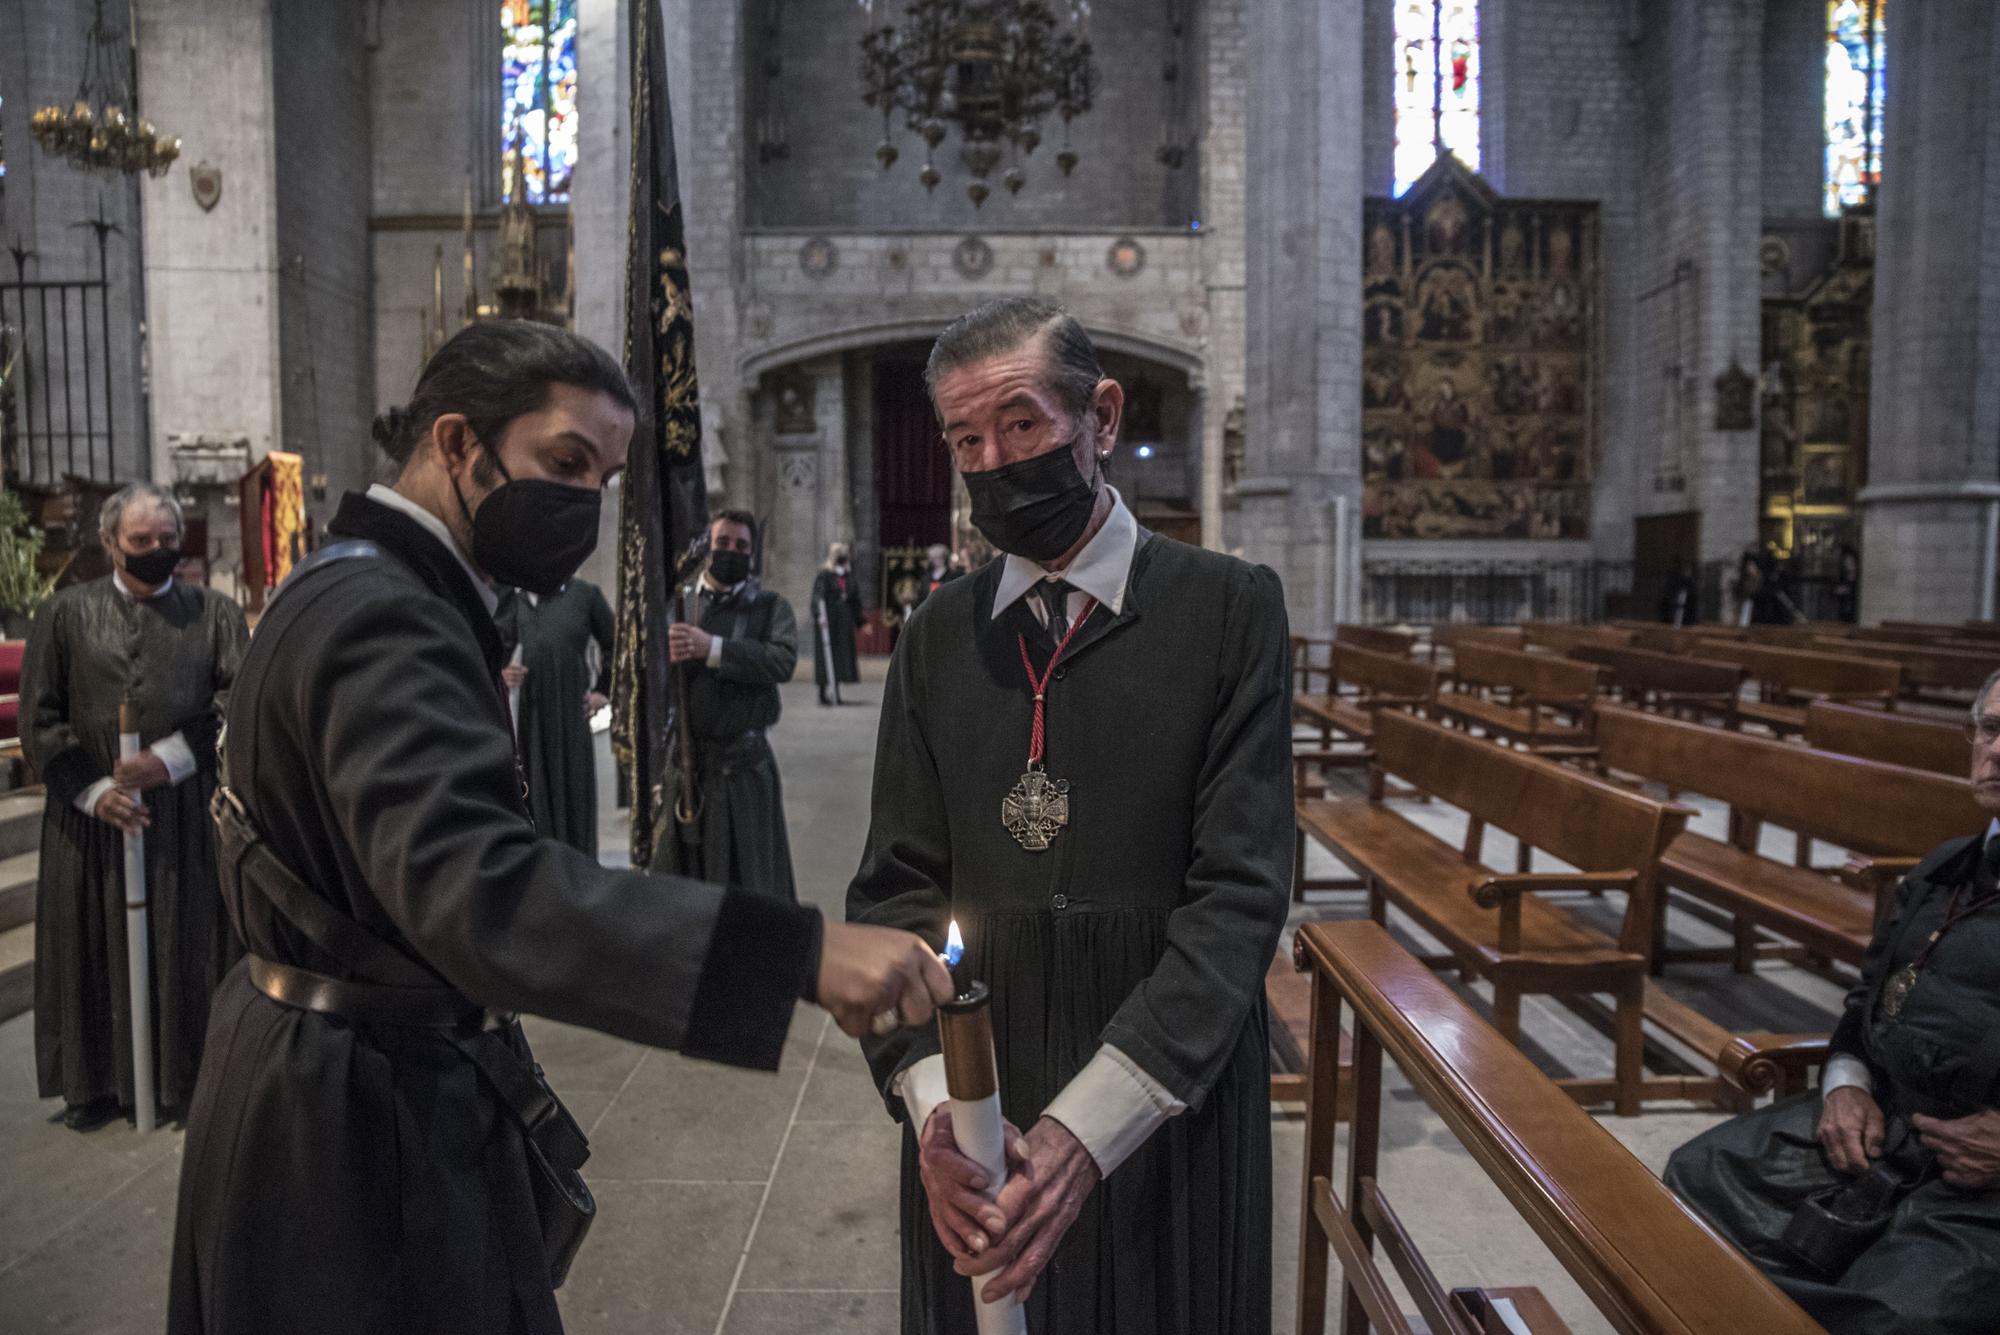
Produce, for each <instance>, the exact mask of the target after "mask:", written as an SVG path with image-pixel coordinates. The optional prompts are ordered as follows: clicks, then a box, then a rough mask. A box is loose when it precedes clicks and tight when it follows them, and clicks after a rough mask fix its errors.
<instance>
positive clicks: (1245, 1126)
mask: <svg viewBox="0 0 2000 1335" xmlns="http://www.w3.org/2000/svg"><path fill="white" fill-rule="evenodd" d="M925 378H926V380H927V382H928V383H929V385H930V388H931V395H932V399H933V402H934V404H935V406H936V408H937V412H938V418H939V420H940V421H941V422H942V423H943V424H944V444H943V446H942V447H941V448H945V449H948V450H949V451H950V453H951V457H952V462H953V464H954V465H955V466H956V467H957V468H958V470H959V472H960V474H961V475H962V476H963V478H964V481H965V484H966V487H967V489H968V491H969V493H970V495H971V498H972V521H973V523H974V524H975V525H977V526H978V527H979V529H980V531H981V532H983V533H984V534H985V535H986V537H987V538H988V539H989V540H990V541H991V542H992V543H993V545H994V546H995V547H997V548H999V549H1000V551H1001V552H1002V553H1004V554H1005V555H1004V556H1003V557H1002V559H999V560H996V561H993V562H991V563H989V564H988V565H987V566H986V567H985V568H984V569H982V570H980V571H978V572H977V573H975V574H973V575H971V576H969V577H968V578H965V579H960V580H954V581H952V582H950V583H946V584H943V585H941V586H940V587H939V588H938V589H937V591H936V592H934V593H932V594H931V596H930V598H929V600H928V601H926V602H925V604H924V608H923V611H922V612H921V613H920V614H919V615H918V616H916V617H915V618H913V619H912V620H911V622H910V624H909V626H908V628H907V629H906V630H905V632H904V635H903V638H902V641H901V643H900V644H898V646H897V648H896V653H895V656H894V658H893V659H892V660H891V666H890V669H889V678H888V683H887V685H886V687H885V693H884V697H883V704H882V722H881V733H880V737H879V740H878V743H877V746H876V754H875V786H874V794H873V807H872V811H873V821H872V824H871V827H870V829H869V833H868V842H867V845H866V848H865V850H864V851H863V854H862V862H861V867H860V870H859V871H858V872H857V873H856V875H855V878H854V882H853V884H852V885H851V886H850V888H849V890H848V897H847V909H848V916H849V917H850V918H852V919H854V920H856V921H862V922H872V923H882V924H895V925H899V926H903V927H909V928H913V929H915V930H917V931H919V932H922V933H924V934H926V935H927V936H928V937H929V939H931V940H932V941H934V942H939V943H942V941H943V939H944V936H945V930H946V925H947V923H948V922H949V921H950V920H952V919H956V920H957V922H958V924H959V926H960V928H961V929H962V931H963V933H964V938H965V944H966V950H967V954H966V957H965V961H964V964H963V966H962V970H961V972H962V975H963V976H964V977H966V978H977V979H980V980H982V981H984V982H985V983H986V984H987V985H988V986H989V987H990V988H991V991H992V995H993V1027H994V1034H995V1050H996V1056H997V1059H998V1068H999V1086H1000V1091H999V1092H1000V1097H1001V1104H1002V1109H1003V1111H1004V1112H1005V1114H1006V1116H1007V1118H1008V1119H1009V1120H1010V1122H1011V1123H1012V1124H1013V1125H1014V1126H1017V1127H1021V1128H1026V1130H1025V1131H1013V1132H1011V1133H1010V1134H1009V1136H1008V1142H1009V1158H1010V1160H1011V1162H1010V1165H1009V1168H1010V1172H1011V1174H1012V1179H1011V1180H1010V1181H1009V1182H1008V1184H1007V1186H1006V1187H1005V1189H1004V1190H1003V1191H1001V1192H1000V1194H999V1196H998V1198H997V1199H996V1200H994V1201H991V1202H988V1201H987V1200H986V1199H985V1198H984V1197H983V1196H981V1195H980V1194H979V1193H978V1192H977V1191H976V1190H974V1189H973V1187H972V1182H973V1180H974V1179H975V1178H977V1176H978V1170H977V1168H976V1167H975V1166H974V1165H973V1164H972V1162H971V1160H969V1159H968V1158H966V1157H965V1156H964V1155H963V1154H961V1153H960V1152H959V1150H958V1147H957V1142H956V1140H955V1139H954V1136H953V1131H952V1126H951V1116H950V1110H949V1108H948V1107H944V1108H941V1107H940V1105H941V1103H942V1102H943V1099H944V1094H945V1090H944V1084H945V1082H944V1078H943V1059H942V1057H941V1056H939V1055H938V1054H939V1044H938V1039H937V1034H936V1031H935V1029H925V1030H903V1031H900V1032H898V1033H896V1034H892V1035H888V1036H885V1037H883V1038H880V1039H878V1040H875V1041H873V1042H869V1043H867V1044H866V1046H867V1048H868V1057H869V1061H870V1064H871V1066H872V1068H873V1071H874V1075H875V1078H876V1081H877V1083H878V1085H879V1087H880V1088H881V1090H882V1092H883V1094H884V1096H885V1097H886V1099H887V1101H888V1105H889V1111H890V1114H891V1116H894V1117H896V1118H897V1119H898V1120H902V1121H905V1122H906V1123H907V1125H908V1127H909V1134H907V1135H905V1136H904V1138H903V1174H902V1191H903V1194H902V1202H903V1204H902V1212H903V1214H902V1249H903V1284H902V1295H903V1301H902V1329H903V1332H904V1335H972V1332H973V1330H974V1322H975V1316H974V1310H973V1292H974V1290H975V1288H977V1290H978V1291H979V1292H980V1293H981V1295H982V1296H983V1297H984V1298H986V1299H987V1300H989V1301H990V1300H992V1299H998V1298H1003V1297H1007V1296H1010V1295H1011V1296H1017V1297H1020V1298H1022V1299H1024V1300H1025V1301H1026V1305H1027V1313H1026V1315H1027V1321H1028V1328H1029V1329H1030V1330H1032V1331H1034V1332H1035V1335H1155V1333H1156V1332H1162V1331H1186V1332H1197V1331H1198V1332H1201V1335H1263V1332H1267V1331H1269V1330H1270V1326H1271V1236H1270V1229H1271V1109H1270V1076H1269V1071H1268V1055H1267V1054H1268V1047H1267V1042H1268V1037H1267V1032H1266V1016H1265V1009H1264V972H1265V970H1266V968H1268V967H1269V965H1270V962H1271V955H1272V951H1273V949H1274V947H1275V945H1276V942H1277V938H1278V932H1279V929H1280V928H1281V927H1282V926H1283V924H1284V920H1285V912H1286V908H1287V906H1288V904H1289V902H1290V899H1291V875H1292V778H1291V769H1290V763H1289V757H1290V754H1291V740H1290V739H1291V727H1290V723H1289V709H1290V692H1289V686H1288V682H1287V676H1286V660H1287V653H1288V648H1287V646H1288V635H1287V629H1286V627H1287V622H1286V616H1285V602H1284V592H1283V590H1282V588H1281V587H1280V585H1279V582H1278V578H1277V576H1276V575H1275V574H1273V573H1272V572H1271V571H1270V570H1268V569H1266V568H1264V567H1261V566H1253V565H1250V564H1248V563H1246V562H1243V561H1239V560H1236V559H1235V558H1233V557H1229V556H1225V555H1222V554H1221V553H1218V552H1211V551H1204V550H1202V549H1200V548H1196V547H1190V546H1187V545H1185V544H1182V543H1178V542H1175V541H1172V540H1171V539H1168V538H1165V537H1162V536H1160V535H1159V534H1156V533H1149V532H1147V531H1146V530H1145V529H1143V528H1141V527H1140V526H1139V524H1138V521H1137V520H1136V519H1135V518H1134V517H1133V514H1132V511H1131V510H1130V508H1128V507H1127V505H1126V504H1125V502H1124V501H1123V500H1122V499H1121V498H1120V496H1119V494H1118V492H1117V491H1116V490H1115V489H1114V488H1113V487H1112V486H1111V485H1110V484H1109V483H1108V482H1107V481H1106V480H1105V464H1106V461H1107V460H1108V458H1109V457H1110V454H1111V452H1112V449H1113V448H1114V446H1115V445H1116V443H1117V437H1118V428H1119V423H1120V419H1121V415H1122V409H1123V405H1124V391H1123V389H1122V388H1121V387H1120V385H1119V384H1118V382H1117V381H1115V380H1111V379H1109V378H1107V377H1105V376H1104V374H1103V372H1102V371H1101V370H1100V369H1099V365H1098V361H1097V355H1096V351H1095V349H1094V348H1093V347H1092V345H1091V341H1090V338H1089V335H1088V334H1086V333H1085V332H1084V330H1083V327H1082V326H1081V325H1080V324H1079V323H1078V322H1077V321H1076V320H1075V319H1074V318H1073V317H1071V316H1070V315H1068V314H1067V313H1066V312H1064V311H1063V310H1061V308H1059V307H1056V306H1054V305H1052V304H1050V303H1048V302H1046V301H1042V300H1039V299H1033V298H1005V299H1002V300H998V301H994V302H991V303H989V304H987V305H986V306H982V307H981V308H979V309H978V310H976V311H974V312H973V313H972V314H970V315H968V316H966V317H964V318H963V319H961V320H959V321H958V322H956V323H954V324H953V325H952V326H951V327H949V328H948V329H946V330H945V331H944V333H943V334H941V335H940V336H939V338H938V341H937V344H936V346H935V347H934V348H933V350H932V352H931V357H930V363H929V366H928V367H927V369H926V372H925ZM968 1276H974V1277H976V1284H975V1282H974V1280H972V1279H969V1278H968Z"/></svg>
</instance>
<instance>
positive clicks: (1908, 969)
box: [1882, 964, 1917, 1020]
mask: <svg viewBox="0 0 2000 1335" xmlns="http://www.w3.org/2000/svg"><path fill="white" fill-rule="evenodd" d="M1916 990H1917V966H1916V965H1914V964H1911V965H1906V966H1904V967H1903V968H1902V969H1901V970H1899V971H1898V972H1897V974H1896V976H1895V977H1894V978H1891V979H1890V980H1889V981H1888V982H1887V983H1886V984H1884V985H1883V988H1882V1013H1883V1014H1884V1015H1886V1016H1888V1017H1889V1018H1890V1019H1892V1020H1893V1019H1895V1018H1896V1017H1897V1016H1899V1015H1901V1014H1902V1013H1903V1006H1904V1005H1905V1003H1907V1002H1908V1001H1909V999H1910V993H1912V992H1914V991H1916Z"/></svg>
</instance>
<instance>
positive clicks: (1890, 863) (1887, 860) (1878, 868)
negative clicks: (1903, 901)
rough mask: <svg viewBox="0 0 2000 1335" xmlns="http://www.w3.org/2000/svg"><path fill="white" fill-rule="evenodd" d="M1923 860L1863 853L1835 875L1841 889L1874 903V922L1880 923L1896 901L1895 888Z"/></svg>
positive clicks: (1850, 856)
mask: <svg viewBox="0 0 2000 1335" xmlns="http://www.w3.org/2000/svg"><path fill="white" fill-rule="evenodd" d="M1921 861H1923V859H1922V858H1910V857H1869V856H1868V855H1867V854H1866V853H1852V854H1849V855H1848V858H1847V862H1846V864H1845V865H1843V866H1842V867H1841V868H1840V869H1839V870H1838V871H1837V872H1835V873H1834V874H1835V875H1836V876H1838V877H1839V878H1840V881H1841V883H1842V884H1843V885H1851V886H1853V887H1854V888H1855V889H1856V890H1859V891H1860V892H1861V893H1863V894H1865V895H1872V896H1873V897H1874V899H1875V921H1876V922H1877V923H1880V922H1881V921H1882V915H1883V914H1885V913H1887V912H1888V911H1889V906H1890V905H1892V904H1893V903H1895V901H1896V886H1897V885H1898V884H1900V883H1901V881H1902V879H1903V878H1904V877H1905V876H1907V875H1909V874H1910V873H1911V872H1912V871H1914V870H1916V866H1917V864H1918V863H1919V862H1921Z"/></svg>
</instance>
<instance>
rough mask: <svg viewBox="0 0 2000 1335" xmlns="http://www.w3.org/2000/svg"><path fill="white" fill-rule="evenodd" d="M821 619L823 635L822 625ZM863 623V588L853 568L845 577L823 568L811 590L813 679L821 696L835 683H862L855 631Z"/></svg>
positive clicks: (838, 572) (815, 577)
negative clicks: (824, 620)
mask: <svg viewBox="0 0 2000 1335" xmlns="http://www.w3.org/2000/svg"><path fill="white" fill-rule="evenodd" d="M822 616H824V617H825V618H826V629H825V631H824V633H822V631H821V629H820V624H819V623H820V618H821V617H822ZM860 624H861V589H860V581H858V580H857V579H855V577H854V570H853V568H852V567H849V569H848V570H847V571H846V573H844V574H843V573H842V572H840V571H837V570H827V569H822V570H821V571H820V572H819V574H818V575H816V576H814V577H813V587H812V635H813V680H814V681H815V682H817V683H818V684H819V693H820V694H821V695H822V696H824V695H825V694H826V692H827V688H828V687H829V686H830V685H832V684H833V683H834V682H853V681H860V680H861V666H860V664H859V662H858V661H857V660H856V658H855V655H854V632H855V629H856V628H857V627H858V626H860ZM829 651H830V653H831V657H829Z"/></svg>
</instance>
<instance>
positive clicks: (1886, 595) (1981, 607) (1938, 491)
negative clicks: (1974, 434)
mask: <svg viewBox="0 0 2000 1335" xmlns="http://www.w3.org/2000/svg"><path fill="white" fill-rule="evenodd" d="M1861 505H1862V512H1861V535H1862V538H1861V548H1862V569H1861V619H1862V620H1863V621H1865V622H1869V623H1879V622H1883V621H1939V622H1955V621H1965V620H1968V619H1975V618H1977V619H1986V618H1990V617H1992V616H1994V615H1995V611H1994V606H1993V604H1994V598H1995V593H1996V587H1995V586H1996V578H2000V550H1996V546H2000V530H1996V525H2000V483H1993V482H1955V483H1936V484H1927V483H1892V484H1888V485H1884V486H1876V487H1869V488H1868V489H1867V490H1865V491H1863V492H1862V493H1861Z"/></svg>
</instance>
